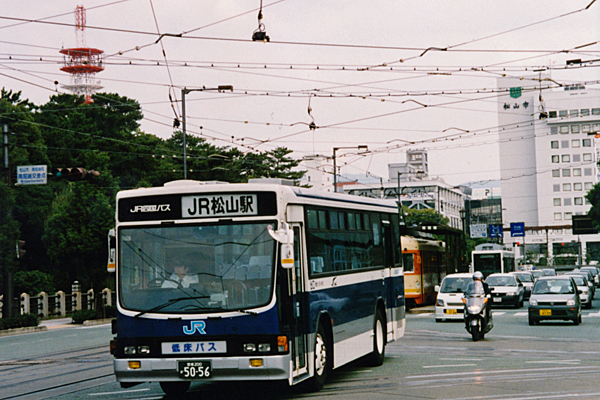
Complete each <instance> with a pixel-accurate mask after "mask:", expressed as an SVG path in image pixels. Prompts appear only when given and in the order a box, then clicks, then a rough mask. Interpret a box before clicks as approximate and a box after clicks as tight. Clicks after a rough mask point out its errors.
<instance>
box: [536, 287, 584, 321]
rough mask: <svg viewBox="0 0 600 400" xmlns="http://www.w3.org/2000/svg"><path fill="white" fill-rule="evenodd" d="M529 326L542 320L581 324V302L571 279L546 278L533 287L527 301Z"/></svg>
mask: <svg viewBox="0 0 600 400" xmlns="http://www.w3.org/2000/svg"><path fill="white" fill-rule="evenodd" d="M528 314H529V325H536V324H538V323H539V322H540V321H543V320H567V321H573V322H574V323H575V325H579V324H580V323H581V300H580V298H579V293H578V289H577V285H576V283H575V281H574V280H573V278H572V277H570V276H567V275H562V276H546V277H543V278H539V279H538V280H536V281H535V285H533V291H532V292H531V298H530V299H529V307H528Z"/></svg>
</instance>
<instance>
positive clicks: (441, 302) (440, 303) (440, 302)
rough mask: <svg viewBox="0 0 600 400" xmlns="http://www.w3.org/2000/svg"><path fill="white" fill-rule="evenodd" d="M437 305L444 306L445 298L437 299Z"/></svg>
mask: <svg viewBox="0 0 600 400" xmlns="http://www.w3.org/2000/svg"><path fill="white" fill-rule="evenodd" d="M435 305H436V306H438V307H444V300H442V299H437V301H436V302H435Z"/></svg>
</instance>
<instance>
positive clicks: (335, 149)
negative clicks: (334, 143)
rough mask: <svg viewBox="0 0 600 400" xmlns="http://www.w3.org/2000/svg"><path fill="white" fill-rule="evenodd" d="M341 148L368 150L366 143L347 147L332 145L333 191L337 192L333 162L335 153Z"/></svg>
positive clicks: (335, 171)
mask: <svg viewBox="0 0 600 400" xmlns="http://www.w3.org/2000/svg"><path fill="white" fill-rule="evenodd" d="M341 149H358V150H364V151H368V150H369V147H368V146H367V145H364V144H361V145H359V146H348V147H334V148H333V191H334V192H337V170H336V164H335V153H336V151H338V150H341Z"/></svg>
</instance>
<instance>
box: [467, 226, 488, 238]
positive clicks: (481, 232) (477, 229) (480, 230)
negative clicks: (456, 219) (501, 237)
mask: <svg viewBox="0 0 600 400" xmlns="http://www.w3.org/2000/svg"><path fill="white" fill-rule="evenodd" d="M487 227H488V226H487V225H486V224H473V225H471V238H486V237H488V235H487Z"/></svg>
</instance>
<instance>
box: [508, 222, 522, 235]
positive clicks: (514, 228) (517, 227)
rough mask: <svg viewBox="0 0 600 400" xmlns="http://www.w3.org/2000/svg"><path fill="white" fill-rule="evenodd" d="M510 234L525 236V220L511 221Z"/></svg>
mask: <svg viewBox="0 0 600 400" xmlns="http://www.w3.org/2000/svg"><path fill="white" fill-rule="evenodd" d="M510 236H512V237H519V236H522V237H525V222H511V223H510Z"/></svg>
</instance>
